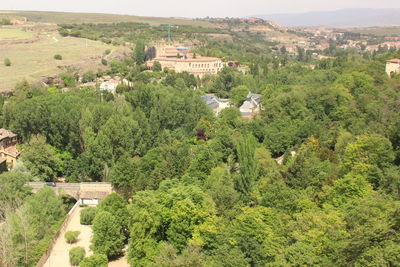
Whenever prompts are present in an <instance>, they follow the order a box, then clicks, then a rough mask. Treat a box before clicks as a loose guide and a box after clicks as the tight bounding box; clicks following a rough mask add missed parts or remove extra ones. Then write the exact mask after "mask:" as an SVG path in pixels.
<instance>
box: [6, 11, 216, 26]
mask: <svg viewBox="0 0 400 267" xmlns="http://www.w3.org/2000/svg"><path fill="white" fill-rule="evenodd" d="M10 16H13V17H25V18H27V19H28V21H32V22H47V23H57V24H59V23H114V22H138V23H149V24H153V25H154V24H174V25H193V26H202V27H215V25H213V24H212V23H209V22H206V21H196V20H191V19H184V18H161V17H140V16H130V15H116V14H100V13H69V12H44V11H0V18H1V17H10Z"/></svg>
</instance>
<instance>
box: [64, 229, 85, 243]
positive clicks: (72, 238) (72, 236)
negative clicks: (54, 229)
mask: <svg viewBox="0 0 400 267" xmlns="http://www.w3.org/2000/svg"><path fill="white" fill-rule="evenodd" d="M80 233H81V232H80V231H68V232H65V234H64V238H65V241H67V243H68V244H73V243H76V241H77V240H78V236H79V235H80Z"/></svg>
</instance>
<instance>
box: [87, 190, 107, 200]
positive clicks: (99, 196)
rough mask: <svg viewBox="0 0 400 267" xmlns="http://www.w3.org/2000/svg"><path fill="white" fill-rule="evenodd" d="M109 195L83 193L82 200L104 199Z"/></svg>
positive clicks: (90, 192) (102, 192) (103, 193)
mask: <svg viewBox="0 0 400 267" xmlns="http://www.w3.org/2000/svg"><path fill="white" fill-rule="evenodd" d="M107 195H108V192H104V191H83V192H81V194H80V197H81V198H85V199H104V198H106V197H107Z"/></svg>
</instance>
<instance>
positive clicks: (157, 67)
mask: <svg viewBox="0 0 400 267" xmlns="http://www.w3.org/2000/svg"><path fill="white" fill-rule="evenodd" d="M153 71H154V72H160V71H162V67H161V64H160V62H158V61H154V63H153Z"/></svg>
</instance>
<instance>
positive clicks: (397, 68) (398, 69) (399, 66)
mask: <svg viewBox="0 0 400 267" xmlns="http://www.w3.org/2000/svg"><path fill="white" fill-rule="evenodd" d="M386 73H387V74H388V75H389V76H390V75H391V74H392V73H400V63H391V62H387V63H386Z"/></svg>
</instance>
